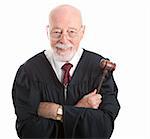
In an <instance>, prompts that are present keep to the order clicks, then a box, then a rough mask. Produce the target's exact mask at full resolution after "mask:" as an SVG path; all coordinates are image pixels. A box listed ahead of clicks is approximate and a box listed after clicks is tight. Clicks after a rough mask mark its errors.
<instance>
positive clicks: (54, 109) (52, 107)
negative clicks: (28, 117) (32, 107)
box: [38, 102, 63, 120]
mask: <svg viewBox="0 0 150 139" xmlns="http://www.w3.org/2000/svg"><path fill="white" fill-rule="evenodd" d="M60 109H61V112H60ZM62 111H63V110H62V106H61V105H59V104H56V103H52V102H40V104H39V107H38V115H39V116H41V117H43V118H48V119H53V120H61V119H62V117H60V116H62V114H63V113H62Z"/></svg>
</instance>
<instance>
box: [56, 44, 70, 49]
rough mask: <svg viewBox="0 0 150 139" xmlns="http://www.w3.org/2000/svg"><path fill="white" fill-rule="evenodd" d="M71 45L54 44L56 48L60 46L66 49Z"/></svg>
mask: <svg viewBox="0 0 150 139" xmlns="http://www.w3.org/2000/svg"><path fill="white" fill-rule="evenodd" d="M70 47H72V46H71V45H67V44H60V43H58V44H56V48H60V49H67V48H70Z"/></svg>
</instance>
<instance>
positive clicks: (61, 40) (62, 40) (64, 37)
mask: <svg viewBox="0 0 150 139" xmlns="http://www.w3.org/2000/svg"><path fill="white" fill-rule="evenodd" d="M60 42H61V43H63V44H65V43H67V42H68V34H65V33H63V34H62V35H61V38H60Z"/></svg>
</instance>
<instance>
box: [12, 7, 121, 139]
mask: <svg viewBox="0 0 150 139" xmlns="http://www.w3.org/2000/svg"><path fill="white" fill-rule="evenodd" d="M84 30H85V27H84V26H83V25H82V18H81V14H80V11H79V10H78V9H77V8H75V7H73V6H71V5H60V6H58V7H56V8H55V9H53V10H52V11H51V13H50V15H49V28H48V33H49V39H50V46H51V50H47V51H43V52H41V53H39V54H37V55H36V56H34V57H32V58H31V59H29V60H28V61H26V62H25V63H24V64H23V65H21V66H20V68H19V70H18V72H17V75H16V78H15V81H14V84H13V90H12V93H13V102H14V107H15V112H16V115H17V121H16V129H17V133H18V136H19V137H20V138H40V139H41V138H102V139H105V138H110V136H111V134H112V131H113V128H114V120H115V118H116V116H117V115H118V112H119V109H120V105H119V103H118V100H117V92H118V91H117V86H116V84H115V81H114V79H113V76H112V74H111V73H110V74H109V75H108V76H107V78H106V79H105V81H104V83H103V85H102V89H101V95H100V94H97V93H96V92H97V89H96V88H97V87H98V84H99V77H101V76H102V71H101V69H100V67H99V62H100V60H101V59H102V58H103V57H102V56H100V55H98V54H95V53H92V52H89V51H87V50H85V49H81V48H80V47H79V44H80V41H81V39H82V37H83V35H84Z"/></svg>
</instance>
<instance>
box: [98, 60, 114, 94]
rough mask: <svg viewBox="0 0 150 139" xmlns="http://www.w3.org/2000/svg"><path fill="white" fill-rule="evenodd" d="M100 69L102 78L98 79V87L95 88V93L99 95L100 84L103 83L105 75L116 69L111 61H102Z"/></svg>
mask: <svg viewBox="0 0 150 139" xmlns="http://www.w3.org/2000/svg"><path fill="white" fill-rule="evenodd" d="M100 68H101V69H102V71H103V73H102V77H101V78H100V81H99V85H98V88H97V93H98V94H100V91H101V87H102V84H103V82H104V79H105V77H106V75H107V74H108V73H109V72H112V71H114V70H115V69H116V64H115V63H112V62H111V61H109V60H107V59H102V60H101V61H100Z"/></svg>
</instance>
